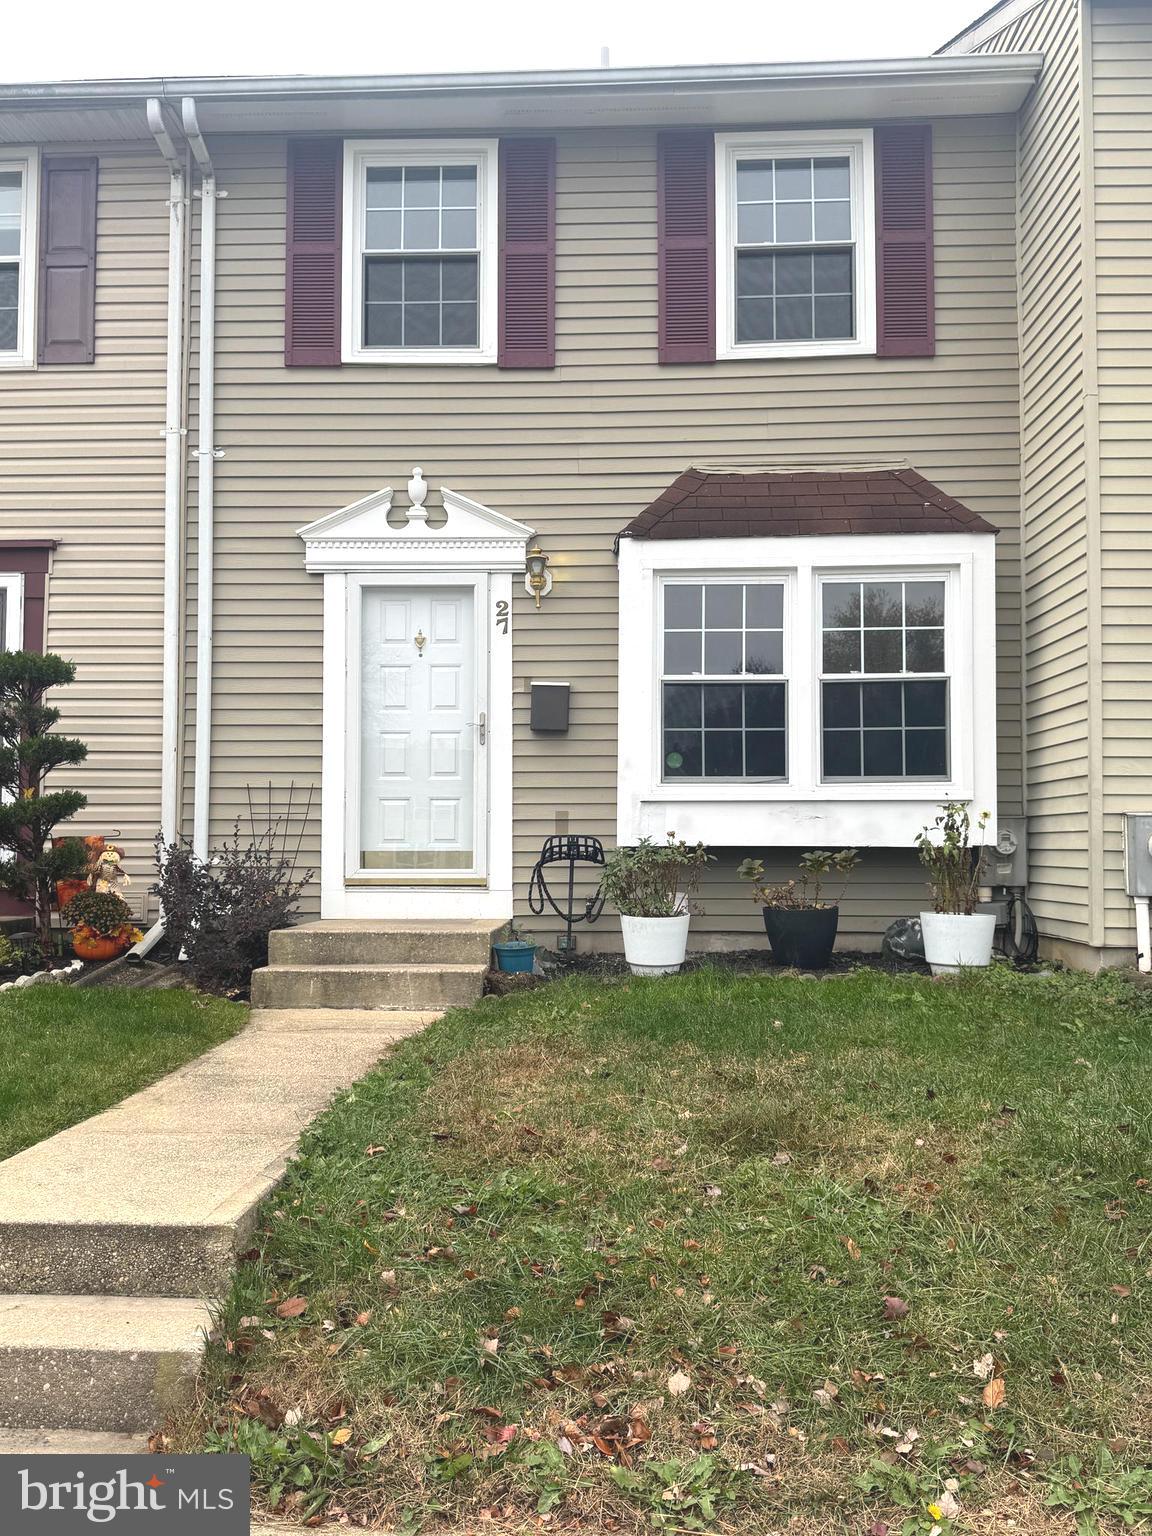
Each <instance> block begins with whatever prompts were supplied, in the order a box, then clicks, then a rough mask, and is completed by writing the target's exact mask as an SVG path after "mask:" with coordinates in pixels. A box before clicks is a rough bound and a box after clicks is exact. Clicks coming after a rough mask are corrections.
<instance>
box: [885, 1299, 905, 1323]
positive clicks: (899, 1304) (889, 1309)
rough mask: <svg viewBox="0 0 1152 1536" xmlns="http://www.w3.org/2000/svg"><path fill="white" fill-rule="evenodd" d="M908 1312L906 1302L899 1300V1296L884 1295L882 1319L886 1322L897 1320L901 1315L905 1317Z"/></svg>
mask: <svg viewBox="0 0 1152 1536" xmlns="http://www.w3.org/2000/svg"><path fill="white" fill-rule="evenodd" d="M908 1312H909V1307H908V1303H907V1302H906V1301H901V1299H900V1297H899V1296H885V1298H884V1321H885V1322H887V1323H895V1322H899V1320H900V1319H901V1318H902V1317H907V1316H908Z"/></svg>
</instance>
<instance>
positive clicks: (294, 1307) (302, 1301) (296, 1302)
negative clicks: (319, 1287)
mask: <svg viewBox="0 0 1152 1536" xmlns="http://www.w3.org/2000/svg"><path fill="white" fill-rule="evenodd" d="M307 1310H308V1298H307V1296H289V1297H288V1299H287V1301H282V1302H281V1303H280V1305H279V1306H278V1307H277V1308H276V1316H277V1317H284V1318H288V1317H300V1316H301V1315H302V1314H303V1313H305V1312H307Z"/></svg>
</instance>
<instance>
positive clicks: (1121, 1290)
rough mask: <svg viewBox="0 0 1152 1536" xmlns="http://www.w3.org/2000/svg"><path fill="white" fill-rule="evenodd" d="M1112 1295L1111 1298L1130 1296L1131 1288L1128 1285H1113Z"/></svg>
mask: <svg viewBox="0 0 1152 1536" xmlns="http://www.w3.org/2000/svg"><path fill="white" fill-rule="evenodd" d="M1112 1294H1113V1296H1131V1294H1132V1287H1131V1286H1130V1285H1114V1286H1113V1287H1112Z"/></svg>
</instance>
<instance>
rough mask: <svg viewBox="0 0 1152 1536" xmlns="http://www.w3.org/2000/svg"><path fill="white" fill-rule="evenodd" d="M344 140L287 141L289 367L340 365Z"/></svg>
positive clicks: (286, 331) (286, 325)
mask: <svg viewBox="0 0 1152 1536" xmlns="http://www.w3.org/2000/svg"><path fill="white" fill-rule="evenodd" d="M343 173H344V144H343V141H342V140H340V139H293V140H291V141H290V142H289V144H288V240H287V271H286V274H285V306H284V309H285V313H284V361H285V363H286V364H287V365H288V366H289V367H290V368H338V367H339V366H340V224H341V219H342V217H343V209H342V184H343Z"/></svg>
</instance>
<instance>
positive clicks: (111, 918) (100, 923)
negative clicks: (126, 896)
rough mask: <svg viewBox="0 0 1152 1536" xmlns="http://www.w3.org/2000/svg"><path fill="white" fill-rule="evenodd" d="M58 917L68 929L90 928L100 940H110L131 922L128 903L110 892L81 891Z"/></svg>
mask: <svg viewBox="0 0 1152 1536" xmlns="http://www.w3.org/2000/svg"><path fill="white" fill-rule="evenodd" d="M60 916H61V918H62V919H63V920H64V922H65V923H66V924H67V925H68V927H69V928H79V927H81V926H83V927H85V928H90V929H91V930H92V932H93V933H97V934H99V935H100V936H101V937H102V938H111V936H112V935H113V934H116V933H118V932H119V931H120V929H121V928H123V927H125V926H126V925H128V924H130V923H131V921H132V913H131V911H130V910H129V907H128V903H127V902H126V901H124V900H123V899H122V898H121V897H119V896H117V895H115V894H114V893H113V892H112V891H81V892H80V894H79V896H73V898H72V900H71V901H70V902H69V903H68V904H67V906H66V907H65V908H64V909H63V911H62V912H61V913H60Z"/></svg>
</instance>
